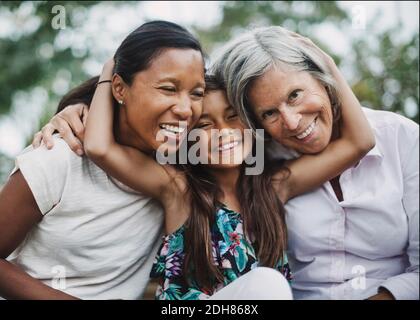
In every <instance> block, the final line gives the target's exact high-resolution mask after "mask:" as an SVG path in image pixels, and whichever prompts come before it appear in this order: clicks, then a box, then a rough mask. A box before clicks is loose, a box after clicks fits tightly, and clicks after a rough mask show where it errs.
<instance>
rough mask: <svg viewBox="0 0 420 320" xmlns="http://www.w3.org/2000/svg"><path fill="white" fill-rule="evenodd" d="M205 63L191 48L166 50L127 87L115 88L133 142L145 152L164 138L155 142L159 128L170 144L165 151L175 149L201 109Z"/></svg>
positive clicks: (195, 120)
mask: <svg viewBox="0 0 420 320" xmlns="http://www.w3.org/2000/svg"><path fill="white" fill-rule="evenodd" d="M204 88H205V84H204V62H203V57H202V55H201V53H200V52H199V51H197V50H193V49H166V50H164V51H163V52H161V53H160V54H159V56H157V57H156V58H155V59H153V60H152V62H151V63H150V66H149V67H148V68H147V69H146V70H144V71H141V72H139V73H137V74H136V75H135V77H134V79H133V82H132V84H131V85H130V86H128V85H126V84H122V85H121V86H120V88H118V85H117V88H116V89H114V96H115V98H116V99H117V100H122V101H123V103H124V105H123V106H121V107H120V108H121V111H120V117H121V118H122V119H123V125H125V126H127V127H128V130H125V131H128V133H129V135H130V136H131V138H130V139H131V140H132V141H135V142H134V143H133V144H134V145H135V146H136V147H138V148H139V149H141V150H142V151H144V152H150V151H154V150H157V149H158V148H159V146H160V145H161V144H163V143H164V142H165V141H158V139H157V137H158V132H159V131H160V130H162V131H161V133H162V132H163V133H164V135H165V136H166V137H167V139H168V140H169V142H170V143H167V144H166V145H167V146H170V148H169V150H168V152H169V153H173V152H175V151H176V150H177V149H178V147H179V144H180V142H181V141H182V140H183V139H184V138H185V137H186V133H187V130H186V126H188V127H189V128H191V127H192V126H193V125H195V123H196V122H197V120H198V118H199V117H200V115H201V112H202V100H203V95H204Z"/></svg>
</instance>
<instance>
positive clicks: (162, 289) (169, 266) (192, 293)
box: [150, 205, 292, 300]
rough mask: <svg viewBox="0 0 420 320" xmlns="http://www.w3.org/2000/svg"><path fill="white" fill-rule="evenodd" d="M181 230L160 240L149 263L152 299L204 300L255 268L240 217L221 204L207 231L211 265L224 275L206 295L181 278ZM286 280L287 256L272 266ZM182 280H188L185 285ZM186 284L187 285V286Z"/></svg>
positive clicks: (254, 261)
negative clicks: (156, 281)
mask: <svg viewBox="0 0 420 320" xmlns="http://www.w3.org/2000/svg"><path fill="white" fill-rule="evenodd" d="M184 230H185V227H184V226H182V227H181V228H179V229H178V230H177V231H175V232H174V233H171V234H169V235H166V236H164V237H163V243H162V245H161V246H160V248H159V251H158V253H157V255H156V258H155V261H154V263H153V267H152V271H151V273H150V277H151V278H158V279H159V286H158V288H157V290H156V299H159V300H201V299H208V298H209V297H210V296H211V295H212V294H213V293H215V292H216V291H218V290H220V289H222V288H223V287H225V286H226V285H228V284H229V283H231V282H232V281H234V280H235V279H237V278H239V277H240V276H241V275H243V274H245V273H247V272H248V271H250V270H252V269H254V268H256V267H257V266H258V265H259V264H258V260H257V258H256V254H255V250H254V248H253V247H252V245H251V243H250V241H248V239H247V238H246V237H245V236H244V231H243V221H242V218H241V215H240V214H239V213H237V212H234V211H232V210H229V209H228V208H227V207H226V206H224V205H222V206H221V207H220V208H219V209H218V211H217V213H216V223H215V224H214V226H213V228H212V230H211V237H212V246H213V258H214V263H215V264H216V265H217V266H219V268H220V270H221V271H222V273H223V276H224V282H223V283H215V285H214V287H213V292H208V291H206V290H205V289H203V288H200V287H199V286H198V285H194V284H195V282H194V281H192V280H193V279H185V275H184V274H183V273H182V270H183V260H184ZM276 269H277V270H279V271H280V272H281V273H282V274H283V275H284V276H285V278H286V279H288V280H289V281H290V280H291V279H292V275H291V273H290V269H289V265H288V261H287V256H286V254H284V257H283V260H282V261H279V263H278V264H277V267H276ZM186 280H190V281H189V282H187V281H186ZM187 283H191V284H190V285H187Z"/></svg>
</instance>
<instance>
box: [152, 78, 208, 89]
mask: <svg viewBox="0 0 420 320" xmlns="http://www.w3.org/2000/svg"><path fill="white" fill-rule="evenodd" d="M166 81H169V82H173V83H175V84H176V85H177V86H178V85H179V83H180V81H179V80H178V79H176V78H173V77H166V78H162V79H159V80H158V83H160V82H166ZM196 87H201V88H203V89H204V88H205V87H206V85H205V83H204V82H201V81H200V82H198V83H197V85H196Z"/></svg>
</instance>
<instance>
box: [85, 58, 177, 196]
mask: <svg viewBox="0 0 420 320" xmlns="http://www.w3.org/2000/svg"><path fill="white" fill-rule="evenodd" d="M113 65H114V61H113V60H110V61H109V62H107V63H106V64H105V66H104V68H103V72H102V74H101V76H100V78H99V81H103V80H109V79H111V77H112V76H113ZM113 81H115V77H114V78H113ZM121 108H125V106H124V105H123V106H121ZM84 148H85V152H86V154H87V156H88V157H89V158H91V159H92V161H94V162H95V163H96V164H97V165H98V166H100V167H101V168H102V169H103V170H105V171H106V172H107V173H109V174H110V175H111V176H113V177H115V178H116V179H118V180H119V181H121V182H122V183H124V184H126V185H127V186H129V187H131V188H133V189H135V190H137V191H139V192H142V193H144V194H146V195H149V196H151V197H153V198H156V199H159V200H161V199H162V195H164V194H165V191H166V190H167V188H168V187H169V186H171V182H172V179H170V176H169V174H168V171H167V170H165V168H164V167H163V166H161V165H159V164H158V163H157V162H156V161H155V160H154V159H153V158H151V157H149V156H147V155H145V154H144V153H142V152H141V151H140V150H137V149H135V148H132V147H128V146H123V145H120V144H118V143H117V142H116V141H115V139H114V135H113V106H112V91H111V83H109V82H106V83H101V84H100V85H98V86H97V89H96V91H95V94H94V96H93V99H92V103H91V106H90V110H89V118H88V120H87V125H86V132H85V142H84Z"/></svg>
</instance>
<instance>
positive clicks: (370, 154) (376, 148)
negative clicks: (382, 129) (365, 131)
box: [365, 143, 383, 159]
mask: <svg viewBox="0 0 420 320" xmlns="http://www.w3.org/2000/svg"><path fill="white" fill-rule="evenodd" d="M365 157H378V158H381V159H382V158H383V154H382V152H381V149H380V148H379V145H378V143H376V144H375V146H374V147H373V148H372V149H371V150H370V151H369V152H368V153H367V154H366V156H365Z"/></svg>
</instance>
